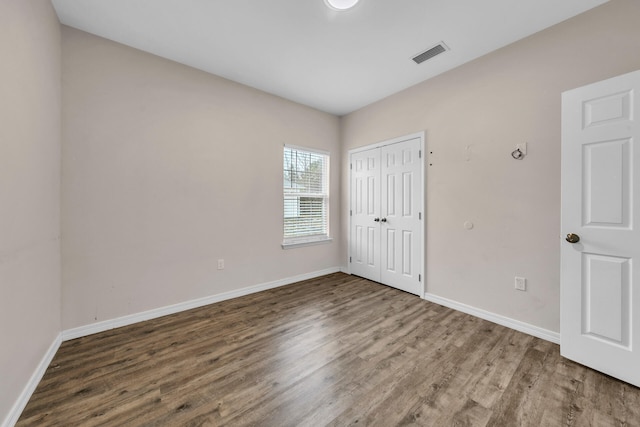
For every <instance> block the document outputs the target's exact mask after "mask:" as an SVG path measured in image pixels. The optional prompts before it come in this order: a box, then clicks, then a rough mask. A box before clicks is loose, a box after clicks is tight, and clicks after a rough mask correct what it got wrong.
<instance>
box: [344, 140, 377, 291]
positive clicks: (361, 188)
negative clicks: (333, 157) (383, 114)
mask: <svg viewBox="0 0 640 427" xmlns="http://www.w3.org/2000/svg"><path fill="white" fill-rule="evenodd" d="M379 157H380V153H379V152H378V151H377V150H368V151H363V152H359V153H354V154H352V156H351V164H352V169H351V238H350V242H351V243H350V244H351V248H350V253H351V272H352V273H353V274H356V275H358V276H362V277H365V278H367V279H371V280H375V281H380V249H379V246H380V227H379V223H378V222H375V221H374V219H375V218H379V216H380V214H379V205H380V201H379V194H380V187H379V185H378V182H379V179H380V178H379V176H380V165H379Z"/></svg>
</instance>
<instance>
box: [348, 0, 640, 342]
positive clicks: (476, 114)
mask: <svg viewBox="0 0 640 427" xmlns="http://www.w3.org/2000/svg"><path fill="white" fill-rule="evenodd" d="M638 17H640V2H638V1H635V0H612V1H611V2H609V3H607V4H605V5H603V6H600V7H598V8H596V9H593V10H592V11H589V12H587V13H585V14H582V15H579V16H577V17H575V18H573V19H571V20H568V21H565V22H564V23H561V24H559V25H556V26H554V27H551V28H549V29H547V30H545V31H542V32H540V33H537V34H535V35H533V36H530V37H528V38H526V39H523V40H522V41H519V42H517V43H515V44H512V45H510V46H507V47H505V48H503V49H500V50H498V51H496V52H494V53H491V54H489V55H486V56H484V57H482V58H479V59H477V60H475V61H473V62H470V63H468V64H466V65H464V66H461V67H459V68H457V69H454V70H452V71H450V72H447V73H446V74H443V75H441V76H439V77H436V78H434V79H432V80H429V81H426V82H424V83H421V84H419V85H416V86H414V87H411V88H409V89H407V90H405V91H403V92H400V93H397V94H395V95H392V96H391V97H389V98H386V99H384V100H382V101H380V102H377V103H375V104H372V105H370V106H367V107H365V108H363V109H361V110H359V111H357V112H354V113H352V114H349V115H347V116H345V117H343V119H342V139H343V156H344V158H345V159H346V158H347V157H346V156H347V152H348V150H349V149H353V148H356V147H359V146H364V145H367V144H371V143H374V142H378V141H383V140H386V139H390V138H394V137H397V136H401V135H405V134H409V133H413V132H417V131H421V130H425V131H426V146H427V153H428V156H427V167H426V186H425V191H426V199H425V200H426V211H427V212H426V218H427V222H426V241H425V242H426V287H427V292H429V293H432V294H435V295H438V296H440V297H444V298H448V299H451V300H454V301H457V302H461V303H464V304H468V305H471V306H474V307H476V308H480V309H484V310H488V311H491V312H493V313H497V314H500V315H503V316H507V317H510V318H513V319H517V320H520V321H523V322H527V323H529V324H532V325H536V326H538V327H541V328H544V329H547V330H550V331H555V332H557V331H559V314H560V306H559V295H560V284H559V281H560V244H561V242H562V240H561V230H560V105H561V104H560V94H561V92H563V91H565V90H568V89H572V88H575V87H578V86H582V85H584V84H587V83H591V82H595V81H598V80H602V79H605V78H609V77H613V76H616V75H619V74H623V73H626V72H629V71H633V70H636V69H640V55H639V54H638V52H640V25H638ZM445 42H446V40H445ZM450 47H451V48H452V49H455V48H456V47H455V46H450ZM434 61H437V58H435V59H434ZM421 66H426V67H428V66H429V63H428V62H426V63H424V64H423V65H421ZM524 142H526V143H528V155H527V157H526V158H525V159H524V160H521V161H518V160H514V159H512V158H511V155H510V153H511V151H512V150H514V149H515V148H516V147H515V146H516V144H519V143H524ZM431 153H432V154H431ZM344 163H345V164H344V165H343V188H346V186H347V180H348V176H349V175H348V170H347V167H348V162H346V161H345V162H344ZM342 200H343V203H345V206H346V203H348V194H347V193H346V192H345V193H343V195H342ZM465 221H470V222H472V223H473V224H474V227H473V229H471V230H466V229H465V228H464V227H463V224H464V222H465ZM347 223H348V222H347V220H346V217H345V218H344V221H343V239H344V240H343V245H345V247H346V245H347V241H346V239H347ZM569 231H570V230H568V231H566V230H564V231H562V232H563V233H566V232H569ZM514 276H524V277H526V279H527V286H528V289H527V291H526V292H521V291H516V290H515V289H514Z"/></svg>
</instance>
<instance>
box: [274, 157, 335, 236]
mask: <svg viewBox="0 0 640 427" xmlns="http://www.w3.org/2000/svg"><path fill="white" fill-rule="evenodd" d="M283 163H284V164H283V171H284V174H283V176H284V182H283V189H284V239H285V240H289V241H290V240H295V239H298V238H309V237H313V236H317V237H319V238H323V237H325V238H326V237H328V234H329V233H328V228H329V227H328V204H329V194H328V188H329V184H328V183H329V176H328V172H329V169H328V168H329V156H327V155H325V154H321V153H316V152H312V151H306V150H304V149H299V148H292V147H285V149H284V158H283Z"/></svg>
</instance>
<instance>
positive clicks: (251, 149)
mask: <svg viewBox="0 0 640 427" xmlns="http://www.w3.org/2000/svg"><path fill="white" fill-rule="evenodd" d="M62 64H63V65H62V66H63V91H64V97H63V114H62V122H63V166H62V176H63V178H62V185H63V195H62V218H63V222H62V230H63V236H64V238H63V243H62V252H63V284H64V285H63V327H64V329H68V328H73V327H78V326H82V325H87V324H90V323H93V322H96V321H103V320H107V319H113V318H117V317H120V316H124V315H128V314H133V313H138V312H141V311H145V310H149V309H154V308H158V307H163V306H167V305H171V304H175V303H180V302H184V301H188V300H191V299H195V298H200V297H205V296H209V295H214V294H219V293H222V292H226V291H232V290H237V289H239V288H242V287H246V286H252V285H257V284H263V283H266V282H270V281H274V280H279V279H284V278H288V277H293V276H296V275H299V274H304V273H309V272H314V271H320V270H323V269H327V268H331V267H337V266H340V262H341V260H342V258H343V257H341V256H340V254H341V250H340V240H339V239H338V240H337V241H334V242H332V243H330V244H324V245H318V246H311V247H303V248H296V249H289V250H283V249H282V248H281V246H280V244H281V242H282V171H281V165H282V147H283V144H285V143H286V144H296V145H300V146H308V147H313V148H319V149H324V150H328V151H330V152H331V155H332V157H331V176H332V182H331V192H332V194H334V195H335V197H334V199H333V202H332V204H331V228H332V230H333V233H332V234H339V232H340V227H339V223H340V216H339V204H340V203H339V202H340V198H339V194H340V188H339V185H340V179H339V174H340V163H341V162H340V150H339V119H338V118H337V117H334V116H332V115H329V114H325V113H321V112H318V111H316V110H313V109H311V108H306V107H302V106H300V105H298V104H295V103H292V102H289V101H285V100H283V99H281V98H277V97H275V96H271V95H268V94H265V93H264V92H260V91H257V90H254V89H250V88H248V87H246V86H242V85H239V84H236V83H232V82H230V81H228V80H225V79H222V78H219V77H216V76H213V75H210V74H206V73H204V72H200V71H197V70H195V69H192V68H189V67H186V66H183V65H179V64H177V63H174V62H171V61H167V60H164V59H162V58H159V57H156V56H153V55H150V54H146V53H143V52H141V51H137V50H134V49H131V48H128V47H125V46H123V45H119V44H116V43H113V42H111V41H108V40H106V39H102V38H99V37H95V36H92V35H89V34H87V33H84V32H81V31H78V30H74V29H71V28H67V27H63V30H62ZM218 258H224V259H225V263H226V268H225V269H224V270H222V271H220V270H217V269H216V268H217V259H218Z"/></svg>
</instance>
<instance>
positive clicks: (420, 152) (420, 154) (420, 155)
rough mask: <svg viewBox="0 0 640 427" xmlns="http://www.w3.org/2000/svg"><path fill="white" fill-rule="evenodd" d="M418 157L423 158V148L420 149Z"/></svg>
mask: <svg viewBox="0 0 640 427" xmlns="http://www.w3.org/2000/svg"><path fill="white" fill-rule="evenodd" d="M418 158H419V159H421V158H422V150H418Z"/></svg>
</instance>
